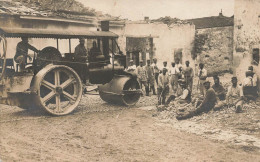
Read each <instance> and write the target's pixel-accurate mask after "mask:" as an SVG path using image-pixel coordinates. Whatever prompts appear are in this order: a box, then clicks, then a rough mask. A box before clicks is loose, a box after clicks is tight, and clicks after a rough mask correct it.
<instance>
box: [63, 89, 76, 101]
mask: <svg viewBox="0 0 260 162" xmlns="http://www.w3.org/2000/svg"><path fill="white" fill-rule="evenodd" d="M63 94H64V97H66V98H67V99H69V100H70V101H76V97H74V96H72V95H70V94H69V93H67V92H65V91H63Z"/></svg>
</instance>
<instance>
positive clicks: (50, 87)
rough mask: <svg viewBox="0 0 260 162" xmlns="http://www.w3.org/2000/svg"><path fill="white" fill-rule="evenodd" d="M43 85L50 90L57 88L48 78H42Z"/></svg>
mask: <svg viewBox="0 0 260 162" xmlns="http://www.w3.org/2000/svg"><path fill="white" fill-rule="evenodd" d="M42 85H43V86H44V87H46V88H49V89H50V90H54V89H55V85H53V84H51V83H50V82H48V81H46V80H42Z"/></svg>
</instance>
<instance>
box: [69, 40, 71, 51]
mask: <svg viewBox="0 0 260 162" xmlns="http://www.w3.org/2000/svg"><path fill="white" fill-rule="evenodd" d="M69 49H70V53H71V39H69Z"/></svg>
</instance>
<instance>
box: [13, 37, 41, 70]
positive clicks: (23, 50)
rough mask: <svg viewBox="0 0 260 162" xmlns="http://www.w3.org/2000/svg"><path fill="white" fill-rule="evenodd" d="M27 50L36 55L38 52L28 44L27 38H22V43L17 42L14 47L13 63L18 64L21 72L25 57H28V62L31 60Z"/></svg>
mask: <svg viewBox="0 0 260 162" xmlns="http://www.w3.org/2000/svg"><path fill="white" fill-rule="evenodd" d="M29 49H30V50H32V51H34V52H37V53H38V52H39V50H37V49H36V48H35V47H33V46H32V45H30V44H29V40H28V38H27V37H22V41H21V42H19V43H18V44H17V46H16V53H15V56H14V61H15V62H16V63H18V64H19V67H20V71H21V72H23V71H24V69H25V65H26V63H27V57H29V59H30V61H31V60H32V58H31V57H30V56H29V55H28V50H29Z"/></svg>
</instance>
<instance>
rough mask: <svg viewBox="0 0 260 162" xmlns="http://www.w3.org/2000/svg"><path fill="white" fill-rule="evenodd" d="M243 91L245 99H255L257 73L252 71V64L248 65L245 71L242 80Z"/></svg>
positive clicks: (256, 94)
mask: <svg viewBox="0 0 260 162" xmlns="http://www.w3.org/2000/svg"><path fill="white" fill-rule="evenodd" d="M243 92H244V96H245V97H246V98H247V99H252V100H255V99H256V98H257V97H258V89H257V75H256V74H255V73H254V72H253V66H249V67H248V71H247V72H246V78H245V79H244V81H243Z"/></svg>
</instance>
